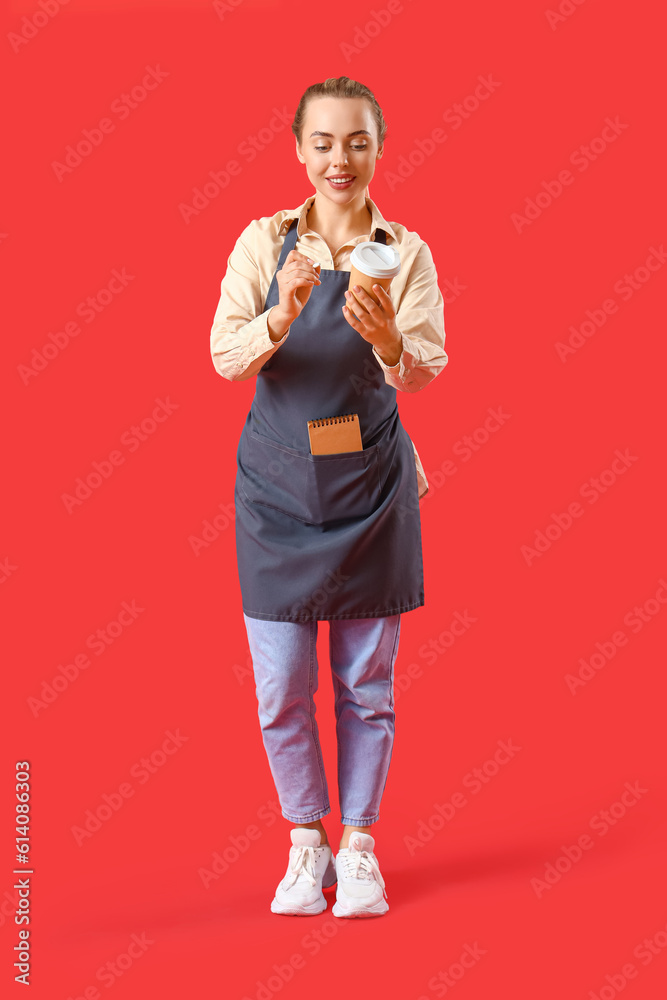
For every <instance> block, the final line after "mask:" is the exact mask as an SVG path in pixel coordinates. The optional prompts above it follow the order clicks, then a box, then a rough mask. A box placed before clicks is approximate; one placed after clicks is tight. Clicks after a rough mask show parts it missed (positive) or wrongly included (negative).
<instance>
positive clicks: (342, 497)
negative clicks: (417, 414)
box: [239, 430, 380, 524]
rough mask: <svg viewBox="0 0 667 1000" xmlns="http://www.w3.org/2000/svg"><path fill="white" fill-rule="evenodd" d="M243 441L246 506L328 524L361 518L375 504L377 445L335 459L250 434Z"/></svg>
mask: <svg viewBox="0 0 667 1000" xmlns="http://www.w3.org/2000/svg"><path fill="white" fill-rule="evenodd" d="M243 438H244V440H243V447H242V449H241V452H240V456H239V457H240V460H241V461H240V464H241V471H242V473H243V479H242V487H243V492H244V493H245V494H246V496H247V497H248V499H249V500H250V501H251V502H252V503H257V504H262V505H263V506H265V507H273V508H274V509H275V510H279V511H281V512H282V513H283V514H288V515H289V516H290V517H294V518H296V519H297V520H299V521H305V522H306V524H328V523H329V522H330V521H340V520H345V519H347V518H354V517H366V516H367V515H368V514H370V513H371V512H372V511H373V510H374V509H375V507H376V506H377V504H378V502H379V499H380V468H379V449H378V446H377V445H372V446H371V447H370V448H365V449H364V450H363V451H353V452H345V453H344V454H338V455H311V454H310V453H306V454H304V453H303V452H300V451H296V450H295V449H294V448H287V447H286V446H285V445H281V444H276V442H274V441H271V440H269V438H265V437H264V436H263V435H261V434H258V433H257V432H256V431H252V430H251V431H249V432H248V436H247V438H246V435H243Z"/></svg>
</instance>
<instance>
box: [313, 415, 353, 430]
mask: <svg viewBox="0 0 667 1000" xmlns="http://www.w3.org/2000/svg"><path fill="white" fill-rule="evenodd" d="M355 417H356V413H344V414H342V415H341V416H338V417H320V418H319V419H318V420H309V421H308V423H309V425H310V426H311V427H328V426H329V424H349V423H350V421H354V418H355Z"/></svg>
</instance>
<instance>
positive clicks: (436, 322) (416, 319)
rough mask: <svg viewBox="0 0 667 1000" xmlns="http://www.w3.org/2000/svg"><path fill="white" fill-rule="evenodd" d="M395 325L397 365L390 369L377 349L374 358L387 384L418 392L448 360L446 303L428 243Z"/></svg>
mask: <svg viewBox="0 0 667 1000" xmlns="http://www.w3.org/2000/svg"><path fill="white" fill-rule="evenodd" d="M396 325H397V327H398V329H399V330H400V333H401V340H402V344H403V351H402V354H401V357H400V359H399V361H398V363H397V364H396V365H394V366H393V367H389V366H388V365H385V363H384V362H383V361H382V359H381V358H380V356H379V355H378V353H377V351H376V350H375V348H373V354H374V355H375V359H376V361H377V363H378V364H379V365H380V367H381V368H382V370H383V371H384V378H385V382H387V383H388V384H389V385H393V386H394V387H395V388H396V389H400V390H401V391H402V392H418V391H419V390H420V389H423V388H424V386H425V385H428V383H429V382H432V381H433V379H434V378H435V377H436V375H439V374H440V372H441V371H442V369H443V368H444V367H445V365H446V364H447V361H448V360H449V359H448V357H447V355H446V354H445V350H444V348H445V318H444V300H443V297H442V292H441V291H440V288H439V286H438V275H437V272H436V269H435V264H434V263H433V256H432V254H431V251H430V249H429V247H428V245H427V244H426V243H422V244H421V246H420V247H419V250H418V251H417V254H416V255H415V259H414V261H413V264H412V267H411V269H410V273H409V275H408V280H407V282H406V284H405V288H404V291H403V294H402V295H401V299H400V302H399V304H398V308H397V310H396Z"/></svg>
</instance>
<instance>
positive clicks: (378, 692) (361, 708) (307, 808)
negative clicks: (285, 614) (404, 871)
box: [243, 615, 401, 826]
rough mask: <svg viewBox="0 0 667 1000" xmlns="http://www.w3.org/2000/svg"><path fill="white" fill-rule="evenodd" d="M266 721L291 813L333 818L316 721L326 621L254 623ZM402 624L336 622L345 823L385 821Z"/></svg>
mask: <svg viewBox="0 0 667 1000" xmlns="http://www.w3.org/2000/svg"><path fill="white" fill-rule="evenodd" d="M243 617H244V620H245V625H246V630H247V632H248V642H249V644H250V653H251V655H252V662H253V670H254V674H255V684H256V691H257V700H258V704H259V722H260V727H261V730H262V739H263V740H264V747H265V749H266V753H267V756H268V758H269V766H270V768H271V774H272V775H273V780H274V782H275V786H276V791H277V793H278V798H279V800H280V805H281V808H282V814H283V816H284V817H285V819H287V820H290V821H291V822H292V823H311V822H313V821H314V820H317V819H321V817H322V816H326V815H327V814H328V813H329V812H331V807H330V805H329V793H328V789H327V779H326V775H325V773H324V765H323V763H322V751H321V748H320V741H319V736H318V729H317V722H316V720H315V702H314V700H313V695H314V694H315V692H316V691H317V650H316V642H317V626H318V622H317V621H312V622H274V621H264V620H262V619H258V618H248V617H247V615H244V616H243ZM400 618H401V616H400V615H390V616H389V617H386V618H354V619H351V620H348V621H330V622H329V629H330V631H329V657H330V661H331V672H332V676H333V688H334V699H335V715H336V739H337V743H338V792H339V799H340V808H341V822H342V823H344V824H346V825H347V826H370V825H371V824H372V823H375V822H377V820H378V817H379V811H380V800H381V798H382V793H383V791H384V787H385V784H386V782H387V772H388V770H389V762H390V760H391V752H392V747H393V742H394V718H395V717H394V662H395V660H396V653H397V651H398V640H399V635H400V630H401V622H400Z"/></svg>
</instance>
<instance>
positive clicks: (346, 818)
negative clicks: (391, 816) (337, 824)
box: [340, 813, 380, 826]
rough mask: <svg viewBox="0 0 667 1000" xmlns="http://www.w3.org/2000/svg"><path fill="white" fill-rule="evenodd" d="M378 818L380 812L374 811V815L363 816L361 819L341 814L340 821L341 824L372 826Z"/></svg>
mask: <svg viewBox="0 0 667 1000" xmlns="http://www.w3.org/2000/svg"><path fill="white" fill-rule="evenodd" d="M379 819H380V814H379V813H376V814H375V816H372V817H370V818H369V817H367V816H363V817H362V818H361V819H350V817H349V816H341V818H340V821H341V823H342V824H343V826H373V824H374V823H377V822H378V820H379Z"/></svg>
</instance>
